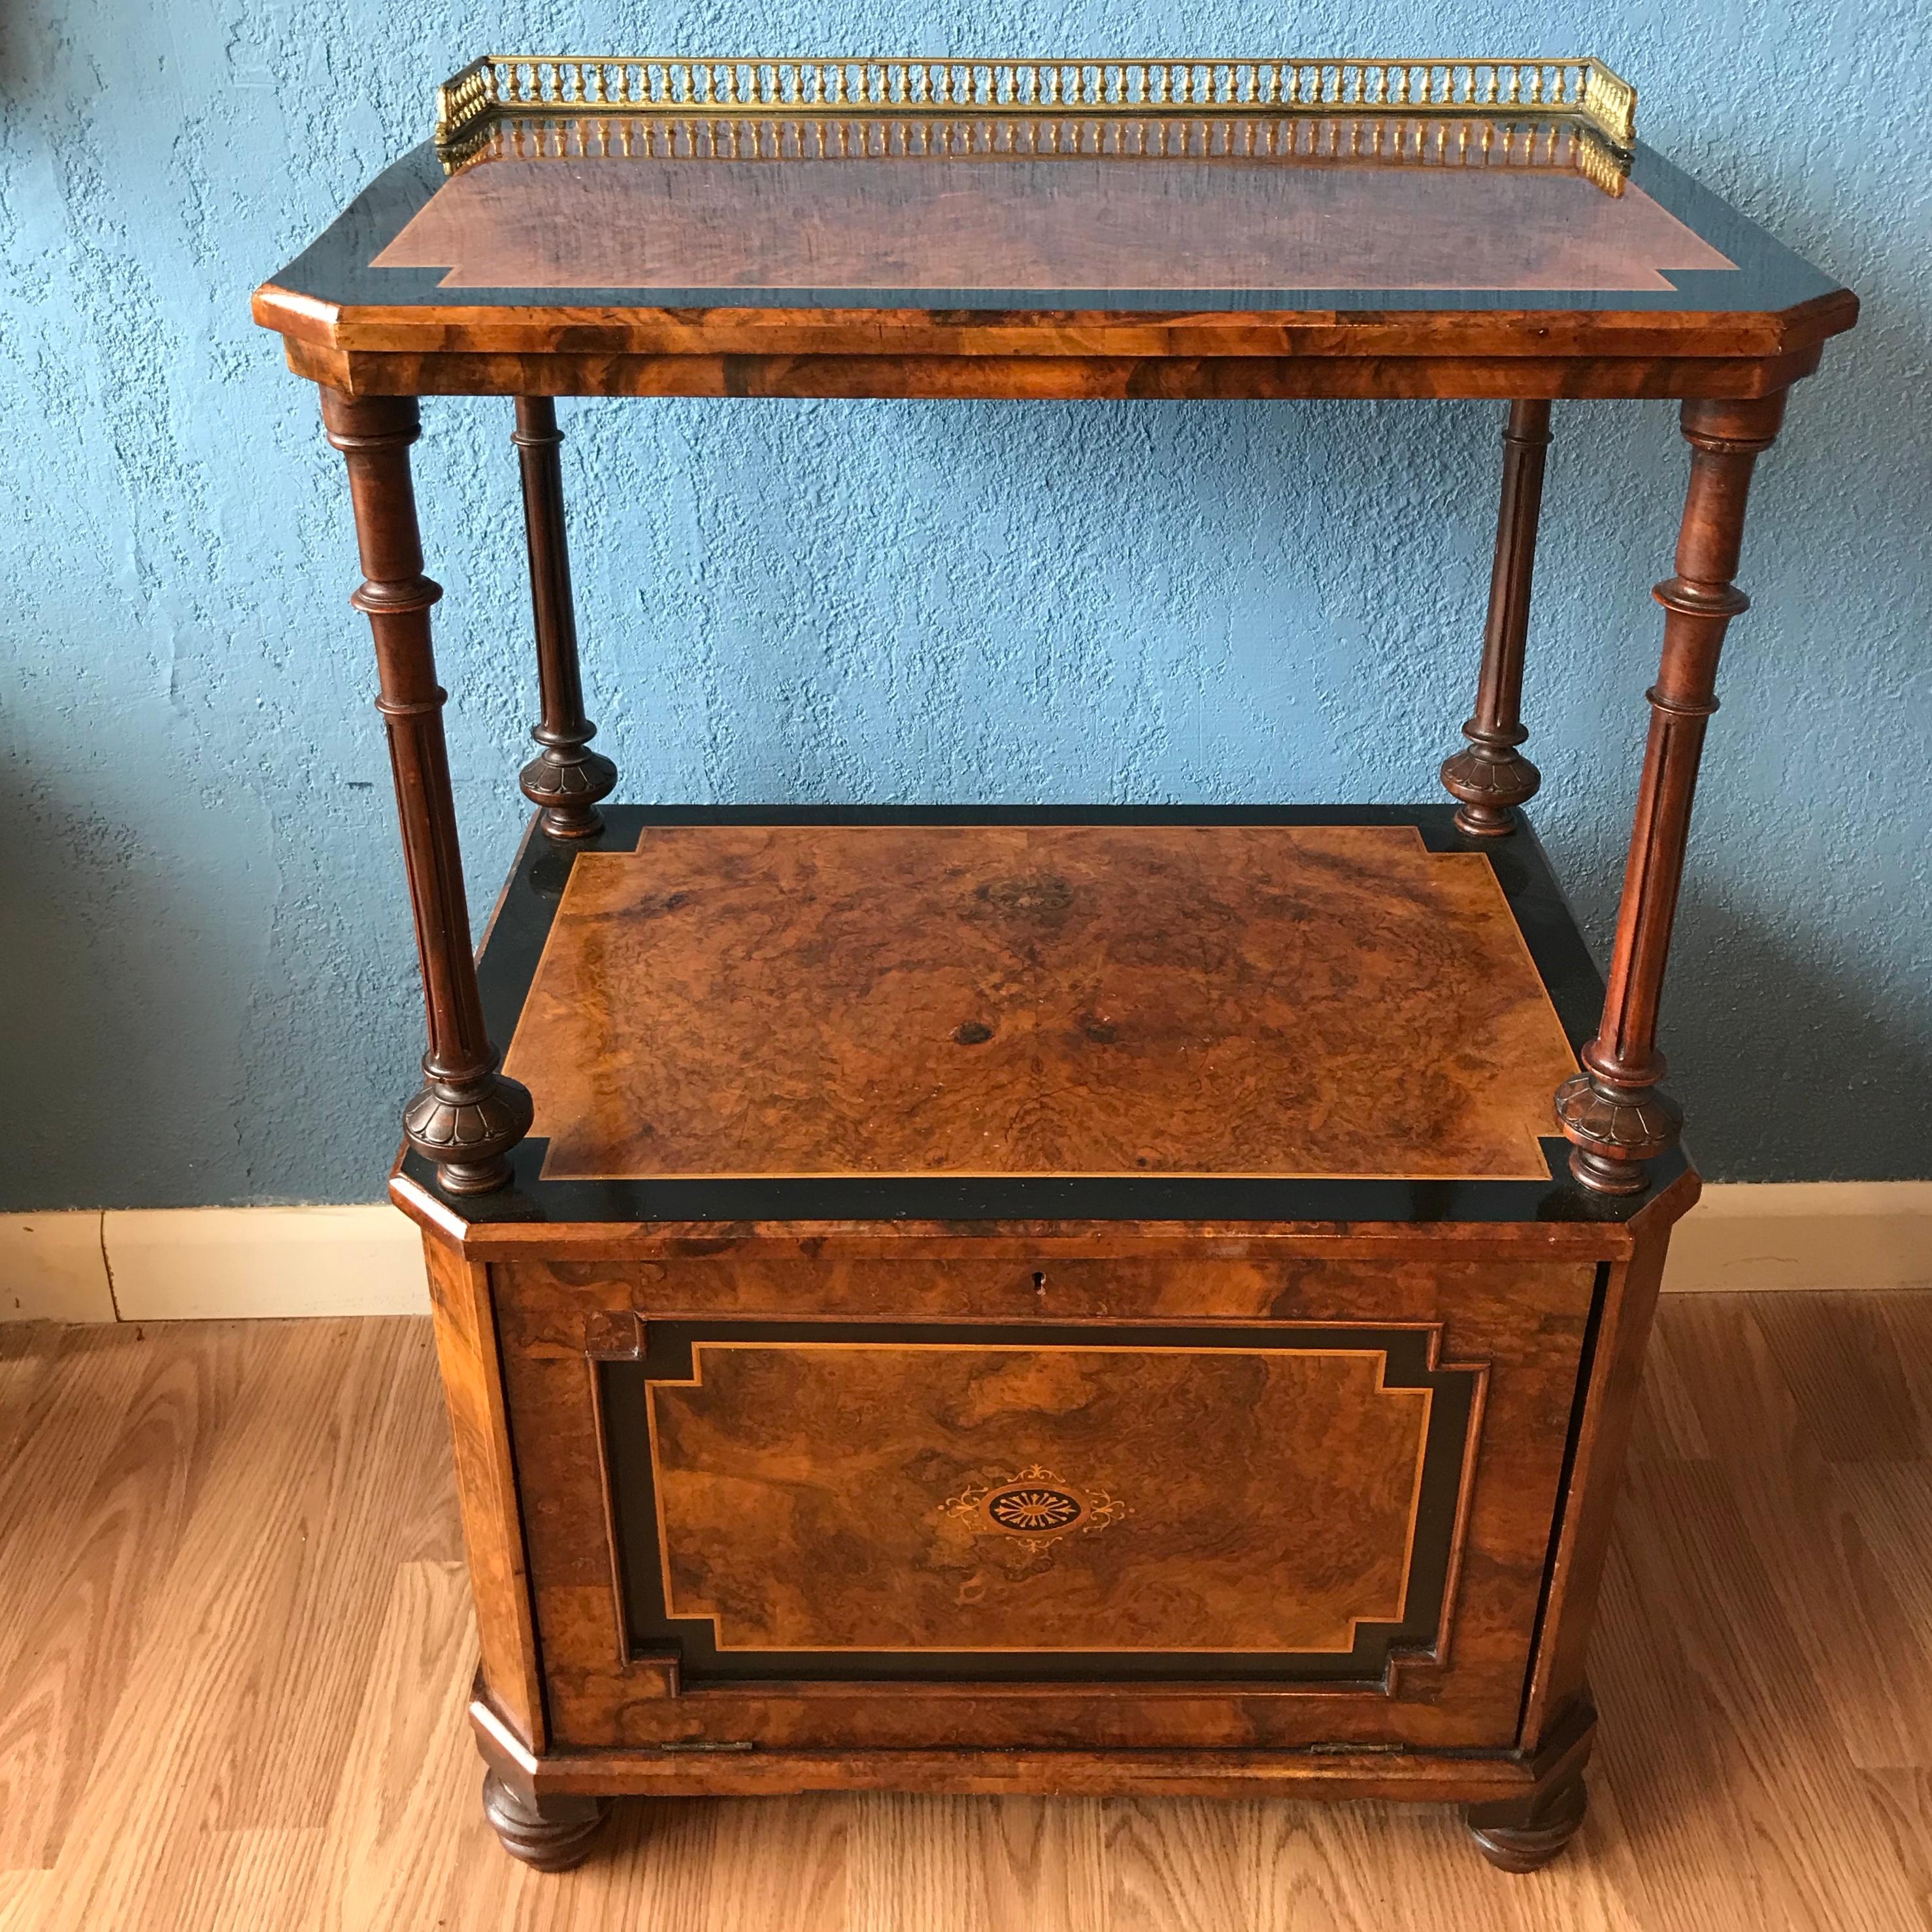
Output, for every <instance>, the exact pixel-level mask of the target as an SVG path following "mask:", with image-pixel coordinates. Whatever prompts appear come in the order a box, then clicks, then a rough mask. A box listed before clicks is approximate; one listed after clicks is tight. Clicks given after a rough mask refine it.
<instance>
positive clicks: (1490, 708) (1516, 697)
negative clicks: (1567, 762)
mask: <svg viewBox="0 0 1932 1932" xmlns="http://www.w3.org/2000/svg"><path fill="white" fill-rule="evenodd" d="M1549 447H1550V405H1549V404H1547V403H1546V402H1539V401H1529V402H1519V403H1512V404H1511V405H1510V411H1509V421H1508V424H1507V425H1505V428H1504V430H1503V493H1502V507H1501V508H1499V510H1498V511H1497V513H1496V565H1495V567H1494V568H1493V570H1492V571H1491V572H1490V614H1489V620H1488V622H1487V623H1486V624H1485V625H1484V629H1483V668H1482V673H1481V676H1480V677H1479V678H1478V680H1477V684H1476V711H1475V716H1474V717H1472V718H1470V720H1469V722H1468V723H1467V724H1465V725H1464V726H1463V736H1464V737H1466V739H1469V744H1468V745H1467V746H1466V748H1464V749H1463V750H1462V751H1457V752H1455V753H1454V754H1452V755H1451V757H1448V758H1446V759H1445V760H1443V764H1442V782H1443V784H1444V785H1445V787H1447V788H1448V791H1449V793H1450V795H1451V796H1452V797H1454V798H1457V799H1460V800H1461V801H1462V805H1461V808H1460V810H1459V811H1457V814H1456V823H1457V824H1458V825H1459V826H1461V827H1462V829H1463V830H1464V831H1465V832H1472V833H1474V834H1475V835H1476V836H1478V838H1502V837H1504V836H1505V835H1507V834H1508V833H1510V832H1514V830H1515V829H1516V811H1515V808H1516V807H1517V805H1521V804H1523V802H1525V801H1526V800H1527V799H1530V798H1532V797H1534V796H1535V793H1536V788H1537V787H1538V785H1539V784H1541V783H1542V781H1543V780H1542V775H1541V773H1540V772H1538V770H1537V769H1536V767H1535V766H1534V765H1532V763H1530V762H1529V760H1528V759H1527V758H1526V757H1524V756H1523V754H1522V753H1521V752H1520V751H1518V750H1517V745H1520V744H1521V743H1522V742H1523V740H1524V739H1526V738H1527V737H1528V736H1529V733H1528V732H1527V731H1526V730H1524V729H1523V718H1522V717H1521V715H1520V713H1521V711H1522V708H1523V643H1524V640H1525V639H1526V638H1527V637H1528V636H1529V593H1530V582H1531V579H1532V576H1533V575H1534V574H1535V569H1536V524H1537V518H1538V516H1539V515H1540V514H1541V511H1542V508H1543V463H1544V452H1545V451H1546V450H1547V449H1549Z"/></svg>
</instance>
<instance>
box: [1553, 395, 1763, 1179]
mask: <svg viewBox="0 0 1932 1932" xmlns="http://www.w3.org/2000/svg"><path fill="white" fill-rule="evenodd" d="M1783 418H1784V395H1782V394H1779V395H1775V396H1766V397H1762V398H1757V399H1754V400H1753V401H1747V402H1728V401H1704V402H1691V403H1686V404H1685V405H1684V417H1683V422H1684V434H1685V437H1686V438H1687V439H1688V441H1689V443H1690V444H1691V452H1692V455H1691V485H1690V489H1689V492H1688V494H1687V496H1686V497H1685V504H1684V521H1683V524H1682V528H1681V529H1679V533H1678V539H1677V574H1676V575H1675V576H1674V577H1667V578H1666V579H1665V580H1664V582H1663V583H1660V584H1659V585H1658V586H1657V588H1656V589H1655V592H1653V593H1652V594H1653V595H1655V597H1656V598H1657V601H1658V602H1659V603H1660V604H1662V605H1663V606H1664V612H1665V616H1664V655H1663V661H1662V664H1661V667H1660V669H1659V670H1658V677H1657V682H1656V683H1655V685H1652V687H1651V688H1650V691H1649V694H1648V695H1649V699H1650V712H1651V715H1650V740H1649V745H1647V746H1646V749H1645V752H1644V760H1643V778H1642V780H1641V781H1640V784H1639V785H1638V787H1637V816H1636V820H1635V823H1634V824H1633V826H1632V827H1631V847H1630V859H1629V862H1628V865H1626V867H1625V871H1624V891H1623V900H1622V904H1621V905H1620V906H1619V909H1618V913H1617V937H1616V947H1615V950H1613V953H1612V955H1611V959H1610V983H1609V986H1608V988H1607V991H1606V992H1605V995H1604V1017H1603V1022H1602V1024H1601V1025H1600V1026H1599V1027H1598V1030H1597V1036H1596V1037H1595V1039H1594V1040H1592V1041H1591V1043H1589V1046H1586V1047H1585V1048H1584V1049H1583V1054H1582V1055H1581V1058H1582V1060H1583V1072H1582V1073H1579V1074H1577V1075H1575V1076H1573V1077H1572V1078H1571V1079H1568V1080H1566V1081H1565V1082H1564V1083H1563V1085H1562V1086H1561V1087H1559V1088H1558V1089H1557V1090H1556V1118H1557V1121H1558V1122H1559V1124H1560V1125H1561V1126H1562V1129H1563V1131H1564V1133H1565V1134H1567V1135H1568V1136H1569V1137H1570V1139H1571V1142H1572V1143H1573V1145H1572V1148H1571V1154H1570V1166H1571V1172H1573V1173H1574V1175H1576V1177H1577V1179H1578V1180H1579V1181H1581V1182H1582V1183H1583V1185H1584V1186H1585V1187H1590V1188H1594V1189H1595V1190H1597V1192H1598V1193H1603V1194H1634V1193H1637V1192H1639V1191H1640V1190H1641V1189H1643V1187H1646V1185H1647V1184H1648V1182H1649V1175H1647V1174H1646V1172H1645V1169H1644V1167H1643V1163H1644V1162H1646V1161H1647V1160H1651V1159H1652V1158H1654V1157H1655V1156H1657V1155H1658V1154H1661V1153H1662V1152H1663V1151H1664V1149H1665V1148H1668V1147H1670V1145H1672V1144H1673V1142H1675V1141H1676V1139H1677V1136H1678V1132H1679V1128H1680V1127H1681V1126H1682V1121H1683V1114H1682V1109H1679V1106H1677V1103H1676V1102H1675V1101H1674V1100H1671V1099H1670V1097H1669V1096H1668V1095H1667V1094H1663V1093H1661V1092H1660V1091H1658V1085H1657V1083H1658V1082H1659V1081H1660V1080H1661V1079H1663V1078H1664V1057H1663V1055H1661V1054H1660V1053H1659V1052H1658V1051H1657V1012H1658V998H1659V996H1660V995H1661V992H1662V990H1663V986H1664V965H1665V962H1666V960H1667V958H1668V956H1669V954H1670V929H1671V924H1672V922H1673V919H1675V918H1676V912H1677V889H1678V885H1679V881H1680V880H1682V877H1683V872H1684V847H1685V840H1686V838H1688V835H1689V832H1690V829H1691V796H1692V793H1694V790H1696V787H1697V760H1698V758H1699V756H1700V754H1701V753H1702V751H1703V745H1704V722H1705V720H1706V718H1709V716H1710V715H1711V714H1712V712H1714V711H1715V710H1716V709H1717V708H1718V700H1717V697H1716V688H1717V677H1718V652H1719V650H1720V649H1721V647H1722V646H1723V644H1724V633H1725V631H1726V630H1727V628H1729V627H1730V621H1731V619H1733V617H1735V616H1736V615H1737V614H1738V613H1739V611H1741V610H1744V609H1745V608H1746V607H1748V604H1749V601H1750V600H1749V599H1748V598H1747V597H1745V595H1744V594H1743V592H1742V591H1740V590H1739V589H1738V588H1737V586H1736V584H1734V583H1733V582H1732V581H1731V579H1732V577H1733V574H1734V573H1735V572H1736V569H1737V567H1738V552H1739V547H1740V546H1741V544H1742V541H1743V538H1744V525H1745V496H1746V494H1747V493H1748V491H1749V490H1750V487H1751V466H1752V465H1753V463H1755V462H1756V460H1757V457H1758V455H1759V453H1760V452H1761V451H1763V450H1766V449H1769V448H1770V447H1771V445H1772V441H1773V440H1774V439H1775V437H1776V436H1777V434H1778V425H1779V423H1780V422H1781V421H1782V420H1783Z"/></svg>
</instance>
